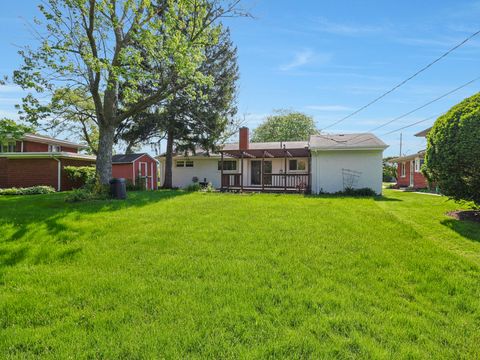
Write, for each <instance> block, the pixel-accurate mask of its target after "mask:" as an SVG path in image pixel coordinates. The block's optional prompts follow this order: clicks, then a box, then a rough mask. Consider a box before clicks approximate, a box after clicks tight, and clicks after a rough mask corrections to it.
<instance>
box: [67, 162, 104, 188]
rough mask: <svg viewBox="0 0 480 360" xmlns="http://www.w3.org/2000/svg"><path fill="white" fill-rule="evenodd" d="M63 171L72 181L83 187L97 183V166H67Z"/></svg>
mask: <svg viewBox="0 0 480 360" xmlns="http://www.w3.org/2000/svg"><path fill="white" fill-rule="evenodd" d="M63 169H64V170H65V172H66V173H67V176H68V177H69V178H70V179H71V180H73V181H78V182H80V183H82V184H83V185H87V186H88V185H92V184H94V183H95V181H96V169H95V166H65V167H64V168H63Z"/></svg>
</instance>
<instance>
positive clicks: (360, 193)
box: [335, 187, 377, 196]
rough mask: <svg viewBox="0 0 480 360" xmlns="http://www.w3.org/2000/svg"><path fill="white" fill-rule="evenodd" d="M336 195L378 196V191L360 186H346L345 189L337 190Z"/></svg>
mask: <svg viewBox="0 0 480 360" xmlns="http://www.w3.org/2000/svg"><path fill="white" fill-rule="evenodd" d="M335 195H345V196H376V195H377V193H376V192H375V191H373V190H372V189H370V188H360V189H354V188H351V187H346V188H345V189H344V190H343V191H339V192H336V193H335Z"/></svg>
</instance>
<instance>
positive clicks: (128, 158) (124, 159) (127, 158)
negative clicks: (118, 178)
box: [112, 153, 148, 164]
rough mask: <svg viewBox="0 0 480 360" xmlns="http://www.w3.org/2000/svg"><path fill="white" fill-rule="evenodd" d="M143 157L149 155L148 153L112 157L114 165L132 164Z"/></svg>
mask: <svg viewBox="0 0 480 360" xmlns="http://www.w3.org/2000/svg"><path fill="white" fill-rule="evenodd" d="M143 155H148V154H147V153H141V154H118V155H113V156H112V163H113V164H122V163H123V164H126V163H132V162H134V161H135V160H137V159H138V158H140V157H142V156H143Z"/></svg>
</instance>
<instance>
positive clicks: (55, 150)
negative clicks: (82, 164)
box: [48, 145, 62, 152]
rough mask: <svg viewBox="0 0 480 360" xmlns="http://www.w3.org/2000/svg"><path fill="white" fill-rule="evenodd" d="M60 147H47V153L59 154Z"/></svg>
mask: <svg viewBox="0 0 480 360" xmlns="http://www.w3.org/2000/svg"><path fill="white" fill-rule="evenodd" d="M60 151H62V147H61V146H60V145H48V152H60Z"/></svg>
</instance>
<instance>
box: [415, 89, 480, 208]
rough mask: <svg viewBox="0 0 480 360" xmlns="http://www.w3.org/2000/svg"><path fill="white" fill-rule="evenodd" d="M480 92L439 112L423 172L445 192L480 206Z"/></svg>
mask: <svg viewBox="0 0 480 360" xmlns="http://www.w3.org/2000/svg"><path fill="white" fill-rule="evenodd" d="M479 139H480V93H477V94H476V95H473V96H471V97H469V98H467V99H465V100H463V101H462V102H461V103H459V104H457V105H455V106H454V107H452V108H451V109H450V110H449V111H448V112H447V113H446V114H445V115H442V116H440V117H439V118H438V119H437V121H435V124H434V125H433V128H432V130H430V132H429V134H428V135H427V150H426V153H425V164H424V167H423V169H422V170H423V172H424V174H425V175H426V177H427V178H428V180H429V182H433V183H435V184H436V185H437V186H438V187H439V188H440V191H441V192H442V194H444V195H446V196H448V197H450V198H452V199H454V200H457V201H462V200H464V201H473V203H474V204H476V206H480V146H479V145H480V140H479Z"/></svg>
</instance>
